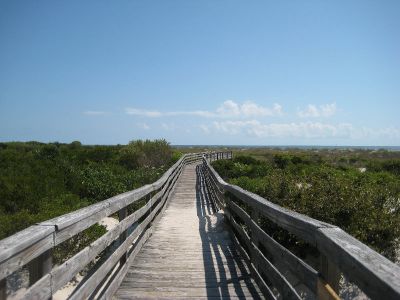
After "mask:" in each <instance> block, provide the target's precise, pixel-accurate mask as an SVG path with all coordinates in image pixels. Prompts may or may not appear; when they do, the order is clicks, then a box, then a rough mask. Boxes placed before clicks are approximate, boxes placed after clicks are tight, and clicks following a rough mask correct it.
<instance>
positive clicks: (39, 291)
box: [19, 274, 52, 300]
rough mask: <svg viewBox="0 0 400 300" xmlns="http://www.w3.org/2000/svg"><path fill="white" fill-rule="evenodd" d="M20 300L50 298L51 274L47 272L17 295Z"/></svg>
mask: <svg viewBox="0 0 400 300" xmlns="http://www.w3.org/2000/svg"><path fill="white" fill-rule="evenodd" d="M19 296H20V298H19V299H21V300H41V299H50V298H51V296H52V290H51V275H50V274H47V275H45V276H43V277H42V278H41V279H40V280H38V281H36V283H35V284H33V285H32V286H30V287H29V288H28V289H27V290H26V291H25V292H24V293H23V294H20V295H19Z"/></svg>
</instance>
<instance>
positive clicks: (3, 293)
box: [0, 278, 7, 300]
mask: <svg viewBox="0 0 400 300" xmlns="http://www.w3.org/2000/svg"><path fill="white" fill-rule="evenodd" d="M6 298H7V278H4V279H2V280H0V300H5V299H6Z"/></svg>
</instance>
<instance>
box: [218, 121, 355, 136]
mask: <svg viewBox="0 0 400 300" xmlns="http://www.w3.org/2000/svg"><path fill="white" fill-rule="evenodd" d="M213 125H214V128H215V129H216V131H219V132H221V133H225V134H230V135H237V134H246V135H249V136H256V137H260V138H261V137H277V138H281V137H294V138H331V137H336V138H350V137H353V136H354V134H355V133H356V130H355V129H354V127H353V126H352V125H351V124H347V123H341V124H337V125H334V124H326V123H320V122H300V123H270V124H266V123H261V122H260V121H258V120H249V121H222V122H218V121H215V122H214V123H213Z"/></svg>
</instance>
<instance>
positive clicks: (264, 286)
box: [230, 228, 276, 300]
mask: <svg viewBox="0 0 400 300" xmlns="http://www.w3.org/2000/svg"><path fill="white" fill-rule="evenodd" d="M230 231H231V235H232V240H233V242H234V244H235V245H236V247H237V249H238V250H239V252H240V253H241V254H242V257H243V258H244V259H245V260H246V262H247V266H248V267H249V269H250V272H251V274H252V275H253V278H254V280H255V281H256V282H257V284H258V286H259V288H260V289H261V292H262V294H263V295H264V297H266V298H267V299H270V300H276V297H275V295H274V293H273V292H272V290H271V289H270V288H269V286H268V285H267V284H266V282H265V281H264V279H263V278H262V277H261V275H260V273H259V272H258V270H257V269H256V267H255V266H254V265H253V264H252V263H251V259H250V256H249V255H248V254H247V252H246V250H245V249H244V248H243V247H242V245H241V244H240V241H239V240H238V238H237V237H236V235H235V233H234V232H233V231H232V228H231V230H230Z"/></svg>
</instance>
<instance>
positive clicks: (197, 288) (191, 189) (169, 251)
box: [114, 163, 264, 299]
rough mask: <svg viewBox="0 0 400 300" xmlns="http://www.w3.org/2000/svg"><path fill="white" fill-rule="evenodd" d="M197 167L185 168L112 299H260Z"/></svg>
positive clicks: (260, 294) (258, 292) (246, 267)
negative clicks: (150, 234) (151, 232)
mask: <svg viewBox="0 0 400 300" xmlns="http://www.w3.org/2000/svg"><path fill="white" fill-rule="evenodd" d="M211 197H212V194H211V193H210V191H209V190H208V189H207V186H206V182H205V178H204V177H203V176H202V172H201V166H200V165H198V164H196V163H195V164H188V165H186V166H185V168H184V169H183V171H182V174H181V176H180V177H179V179H178V182H177V185H176V187H175V188H174V192H173V194H172V198H171V199H170V201H169V204H168V206H167V208H166V210H165V212H164V215H163V217H161V219H160V221H159V222H158V223H157V224H155V226H154V231H153V234H152V236H151V237H150V238H149V240H148V241H147V243H146V244H145V245H144V246H143V248H142V250H141V251H140V252H139V254H138V255H137V256H136V258H135V260H134V261H133V263H132V264H131V265H130V267H129V269H128V270H127V273H126V276H125V278H124V279H123V280H122V283H121V285H120V286H119V288H118V289H117V291H116V293H115V295H114V298H115V299H151V298H157V299H160V298H163V297H164V298H168V299H174V298H199V299H201V298H208V299H213V298H215V299H217V298H218V299H236V298H237V299H244V298H250V299H253V298H254V299H263V298H264V297H263V296H262V293H261V292H260V289H259V288H258V286H257V284H256V283H255V281H254V280H253V278H252V277H251V274H250V271H249V268H248V266H247V265H246V263H245V262H244V260H243V258H242V257H241V256H240V254H239V253H238V252H237V251H236V249H235V247H234V244H233V242H232V240H231V236H230V234H229V232H228V231H227V228H226V225H225V222H224V215H223V213H221V212H217V210H216V207H215V204H214V201H213V199H212V198H211Z"/></svg>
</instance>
